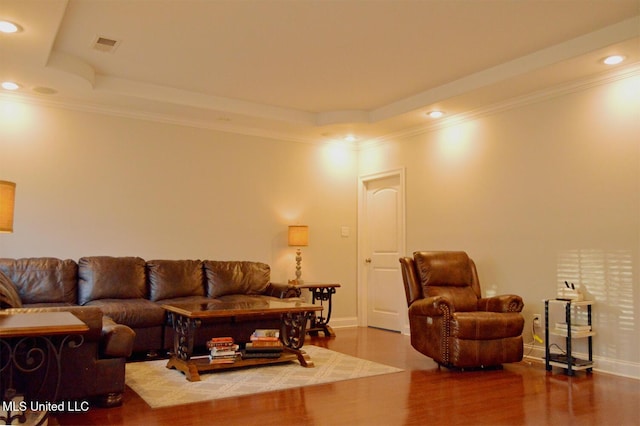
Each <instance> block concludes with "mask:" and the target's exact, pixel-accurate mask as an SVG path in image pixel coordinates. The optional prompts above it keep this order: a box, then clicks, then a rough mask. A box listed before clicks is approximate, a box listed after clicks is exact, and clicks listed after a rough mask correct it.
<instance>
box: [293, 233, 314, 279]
mask: <svg viewBox="0 0 640 426" xmlns="http://www.w3.org/2000/svg"><path fill="white" fill-rule="evenodd" d="M308 245H309V227H308V226H306V225H292V226H289V246H290V247H297V249H296V279H295V280H294V281H293V283H294V284H302V279H301V277H302V266H301V263H302V251H301V250H300V247H304V246H308Z"/></svg>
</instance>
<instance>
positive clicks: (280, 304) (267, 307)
mask: <svg viewBox="0 0 640 426" xmlns="http://www.w3.org/2000/svg"><path fill="white" fill-rule="evenodd" d="M162 307H163V308H164V309H165V310H166V311H167V312H168V314H169V319H170V321H171V323H172V325H173V329H174V331H175V335H174V342H173V354H172V355H171V358H170V359H169V362H168V363H167V368H175V369H177V370H179V371H182V372H183V373H184V375H185V376H186V378H187V380H189V381H192V382H194V381H199V380H200V373H201V372H204V371H213V370H223V369H228V368H240V367H246V366H253V365H263V364H274V363H282V362H289V361H295V360H298V362H300V365H302V366H303V367H313V366H314V365H313V361H312V360H311V358H310V357H309V355H308V354H307V353H306V352H304V351H303V350H302V349H301V348H302V345H303V344H304V338H305V334H306V327H307V322H308V321H309V319H310V318H311V317H312V316H313V315H314V313H315V312H318V311H321V310H322V306H318V305H313V304H310V303H304V302H300V301H299V300H286V299H276V298H273V299H261V300H248V301H246V302H237V303H232V302H222V301H220V300H216V299H212V300H211V302H209V303H171V304H165V305H162ZM260 315H280V319H281V325H280V340H281V341H282V343H283V345H284V351H283V353H282V355H281V356H280V357H279V358H255V359H242V360H241V359H239V360H236V361H235V362H234V363H231V364H211V363H209V360H208V359H191V355H192V354H193V342H194V336H195V331H196V329H197V328H198V327H199V326H200V324H201V323H202V321H205V320H207V319H213V318H229V319H231V318H235V317H243V316H254V317H255V316H260ZM212 337H221V336H212Z"/></svg>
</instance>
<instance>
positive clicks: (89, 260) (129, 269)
mask: <svg viewBox="0 0 640 426" xmlns="http://www.w3.org/2000/svg"><path fill="white" fill-rule="evenodd" d="M145 296H146V278H145V262H144V260H143V259H141V258H139V257H109V256H94V257H83V258H81V259H80V260H79V261H78V303H79V304H81V305H85V304H87V302H90V301H92V300H99V299H136V298H144V297H145ZM113 319H114V320H115V321H118V320H117V319H116V318H113Z"/></svg>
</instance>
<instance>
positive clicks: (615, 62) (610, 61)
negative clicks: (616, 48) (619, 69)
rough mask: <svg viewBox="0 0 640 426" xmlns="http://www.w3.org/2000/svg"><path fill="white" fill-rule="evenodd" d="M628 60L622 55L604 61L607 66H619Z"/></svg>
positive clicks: (608, 57)
mask: <svg viewBox="0 0 640 426" xmlns="http://www.w3.org/2000/svg"><path fill="white" fill-rule="evenodd" d="M625 59H626V58H625V57H624V56H622V55H611V56H607V57H606V58H604V59H603V60H602V62H604V63H605V64H607V65H618V64H619V63H620V62H622V61H624V60H625Z"/></svg>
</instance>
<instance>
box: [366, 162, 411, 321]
mask: <svg viewBox="0 0 640 426" xmlns="http://www.w3.org/2000/svg"><path fill="white" fill-rule="evenodd" d="M388 177H399V178H400V179H399V180H400V209H401V210H402V211H401V213H400V218H401V221H402V224H401V231H400V234H401V235H400V251H401V252H402V253H406V221H407V219H406V195H405V193H406V191H405V168H404V167H401V168H398V169H392V170H387V171H383V172H377V173H372V174H367V175H362V176H359V177H358V255H357V261H358V268H357V272H356V274H357V282H358V293H357V300H358V307H357V315H358V326H359V327H367V325H368V324H367V307H368V302H369V300H368V296H367V295H368V290H369V287H368V282H367V264H366V263H365V259H366V258H367V253H365V250H366V241H367V236H366V235H365V232H366V230H365V226H364V223H365V220H366V219H365V218H366V211H365V207H366V196H367V184H368V183H369V182H372V181H375V180H378V179H383V178H388ZM405 323H406V321H405ZM406 329H407V326H406V324H405V326H404V327H403V329H402V332H403V333H404V330H406Z"/></svg>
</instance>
